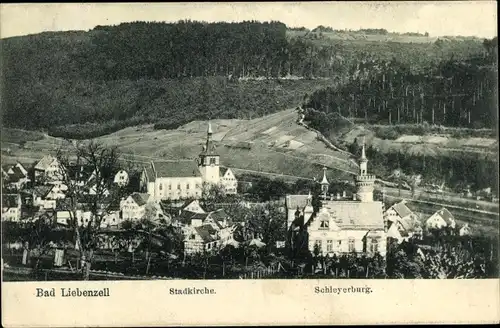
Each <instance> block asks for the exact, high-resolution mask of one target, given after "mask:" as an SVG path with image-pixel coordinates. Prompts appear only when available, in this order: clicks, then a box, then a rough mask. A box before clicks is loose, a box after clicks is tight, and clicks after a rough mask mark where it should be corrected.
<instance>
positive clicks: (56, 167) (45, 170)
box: [34, 155, 64, 184]
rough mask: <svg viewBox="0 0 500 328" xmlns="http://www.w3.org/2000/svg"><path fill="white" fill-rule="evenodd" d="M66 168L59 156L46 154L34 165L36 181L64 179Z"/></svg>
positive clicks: (48, 181)
mask: <svg viewBox="0 0 500 328" xmlns="http://www.w3.org/2000/svg"><path fill="white" fill-rule="evenodd" d="M63 172H64V168H63V167H62V164H61V163H60V162H59V160H58V159H57V158H55V157H54V156H52V155H47V156H44V157H43V158H42V159H41V160H40V161H39V162H38V163H36V165H35V166H34V176H35V181H37V182H42V183H49V184H50V183H55V182H60V181H61V180H63Z"/></svg>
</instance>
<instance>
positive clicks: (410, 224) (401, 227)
mask: <svg viewBox="0 0 500 328" xmlns="http://www.w3.org/2000/svg"><path fill="white" fill-rule="evenodd" d="M384 221H385V226H386V231H387V237H392V238H394V239H397V240H398V242H402V241H403V240H406V241H407V240H409V239H410V238H412V237H413V236H416V237H421V236H422V227H421V224H420V221H419V219H418V216H417V215H416V214H415V213H413V212H412V211H411V210H410V209H409V208H408V206H406V202H405V201H404V200H403V201H401V202H399V203H396V204H394V205H392V206H391V207H389V208H388V209H387V210H386V211H385V212H384Z"/></svg>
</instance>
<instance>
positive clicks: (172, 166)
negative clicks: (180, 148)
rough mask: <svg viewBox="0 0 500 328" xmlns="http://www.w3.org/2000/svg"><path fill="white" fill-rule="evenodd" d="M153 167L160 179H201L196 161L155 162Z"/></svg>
mask: <svg viewBox="0 0 500 328" xmlns="http://www.w3.org/2000/svg"><path fill="white" fill-rule="evenodd" d="M153 165H154V169H155V171H156V176H157V177H158V178H187V177H201V173H200V170H199V169H198V165H197V163H196V162H195V161H168V162H167V161H165V162H153ZM146 172H147V171H146Z"/></svg>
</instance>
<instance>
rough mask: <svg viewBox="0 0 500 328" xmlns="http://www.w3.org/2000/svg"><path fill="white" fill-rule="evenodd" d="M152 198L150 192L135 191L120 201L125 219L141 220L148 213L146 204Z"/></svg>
mask: <svg viewBox="0 0 500 328" xmlns="http://www.w3.org/2000/svg"><path fill="white" fill-rule="evenodd" d="M149 200H150V196H149V194H143V193H138V192H134V193H133V194H131V195H130V196H128V197H127V198H126V199H122V201H120V211H121V212H122V219H123V220H139V219H142V218H143V217H144V214H146V204H147V203H148V201H149Z"/></svg>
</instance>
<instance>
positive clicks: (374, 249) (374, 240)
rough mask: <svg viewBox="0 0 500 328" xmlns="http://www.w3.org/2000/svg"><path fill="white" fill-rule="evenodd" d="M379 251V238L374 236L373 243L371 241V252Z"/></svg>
mask: <svg viewBox="0 0 500 328" xmlns="http://www.w3.org/2000/svg"><path fill="white" fill-rule="evenodd" d="M377 252H378V240H377V239H376V238H372V240H371V243H370V253H373V254H374V253H377Z"/></svg>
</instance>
